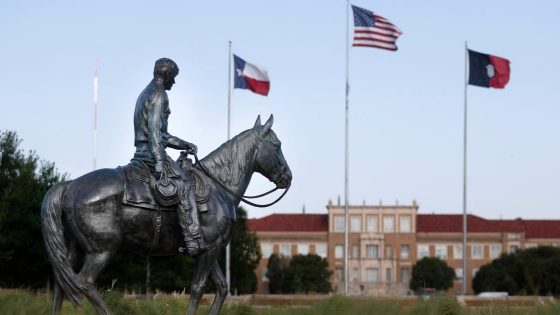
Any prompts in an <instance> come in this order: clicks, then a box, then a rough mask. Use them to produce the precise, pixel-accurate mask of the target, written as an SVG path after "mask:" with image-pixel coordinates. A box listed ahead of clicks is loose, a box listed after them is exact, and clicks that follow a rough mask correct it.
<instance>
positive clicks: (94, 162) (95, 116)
mask: <svg viewBox="0 0 560 315" xmlns="http://www.w3.org/2000/svg"><path fill="white" fill-rule="evenodd" d="M97 84H98V71H97V59H96V60H95V74H94V76H93V170H94V171H95V170H96V169H97Z"/></svg>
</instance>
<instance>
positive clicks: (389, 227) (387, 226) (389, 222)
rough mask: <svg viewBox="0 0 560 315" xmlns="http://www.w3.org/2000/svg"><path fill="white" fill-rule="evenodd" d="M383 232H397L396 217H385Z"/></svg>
mask: <svg viewBox="0 0 560 315" xmlns="http://www.w3.org/2000/svg"><path fill="white" fill-rule="evenodd" d="M383 232H384V233H393V232H395V217H394V216H385V217H383Z"/></svg>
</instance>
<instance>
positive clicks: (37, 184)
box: [0, 131, 66, 288]
mask: <svg viewBox="0 0 560 315" xmlns="http://www.w3.org/2000/svg"><path fill="white" fill-rule="evenodd" d="M20 145H21V140H20V139H19V138H18V136H17V134H16V133H15V132H14V131H4V132H1V133H0V231H1V232H0V287H29V288H37V287H43V286H44V285H45V284H46V281H47V279H48V277H49V274H50V266H49V263H48V261H47V257H46V254H45V251H44V249H43V240H42V235H41V223H40V222H41V220H40V212H41V211H40V210H41V202H42V200H43V197H44V195H45V193H46V191H47V190H48V189H49V188H50V187H51V186H52V185H54V184H55V183H57V182H59V181H61V180H64V178H65V177H66V176H65V175H61V174H59V173H58V171H57V169H56V168H55V165H54V163H51V162H46V161H42V160H40V159H39V157H38V156H37V154H36V153H35V152H33V151H30V152H29V153H28V154H25V153H24V152H23V151H22V150H21V149H20V148H19V146H20Z"/></svg>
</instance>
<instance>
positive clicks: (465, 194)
mask: <svg viewBox="0 0 560 315" xmlns="http://www.w3.org/2000/svg"><path fill="white" fill-rule="evenodd" d="M468 59H469V50H468V48H467V42H466V41H465V113H464V126H463V128H464V129H463V295H467V85H468V74H467V72H468V68H467V67H468Z"/></svg>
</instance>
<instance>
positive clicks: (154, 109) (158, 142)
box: [148, 92, 166, 163]
mask: <svg viewBox="0 0 560 315" xmlns="http://www.w3.org/2000/svg"><path fill="white" fill-rule="evenodd" d="M165 101H166V99H165V94H164V93H161V92H159V93H155V94H154V95H153V99H152V100H151V101H150V104H148V144H149V145H150V150H151V152H152V155H153V156H154V159H155V160H156V163H157V162H163V161H165V144H164V139H163V135H162V126H163V108H164V102H165Z"/></svg>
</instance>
